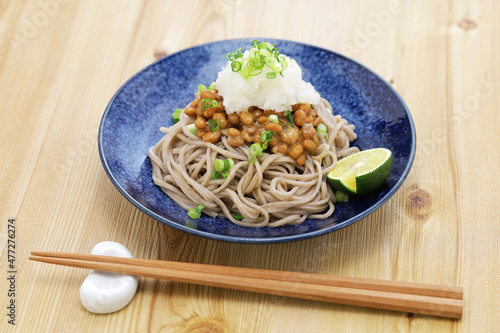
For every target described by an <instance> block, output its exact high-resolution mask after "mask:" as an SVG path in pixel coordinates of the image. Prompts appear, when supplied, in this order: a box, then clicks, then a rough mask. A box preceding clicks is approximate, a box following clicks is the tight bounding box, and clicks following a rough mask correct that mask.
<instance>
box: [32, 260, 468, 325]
mask: <svg viewBox="0 0 500 333" xmlns="http://www.w3.org/2000/svg"><path fill="white" fill-rule="evenodd" d="M30 259H31V260H36V261H41V262H46V263H52V264H58V265H66V266H73V267H80V268H88V269H96V270H101V271H108V272H114V273H122V274H130V275H137V276H144V277H151V278H157V279H166V280H171V281H177V282H187V283H194V284H200V285H205V286H212V287H220V288H228V289H236V290H244V291H251V292H259V293H266V294H272V295H280V296H288V297H296V298H303V299H310V300H317V301H324V302H332V303H338V304H346V305H355V306H365V307H371V308H378V309H385V310H394V311H403V312H414V313H421V314H428V315H435V316H441V317H449V318H461V316H462V309H463V301H462V297H463V290H462V288H460V287H448V286H439V285H428V284H416V283H407V282H392V281H384V280H371V279H360V278H341V277H331V276H327V275H315V274H307V273H294V272H284V271H270V270H263V269H251V268H238V267H227V266H215V265H204V264H191V263H180V262H169V261H160V260H148V259H130V258H120V257H107V256H95V255H85V254H70V253H57V252H52V253H51V252H32V253H31V256H30Z"/></svg>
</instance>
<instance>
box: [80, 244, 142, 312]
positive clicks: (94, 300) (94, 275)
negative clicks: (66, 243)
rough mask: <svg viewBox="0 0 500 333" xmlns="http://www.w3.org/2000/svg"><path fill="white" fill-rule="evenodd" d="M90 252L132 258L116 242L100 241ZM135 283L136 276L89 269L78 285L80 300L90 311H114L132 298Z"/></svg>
mask: <svg viewBox="0 0 500 333" xmlns="http://www.w3.org/2000/svg"><path fill="white" fill-rule="evenodd" d="M91 253H92V254H94V255H102V256H112V257H124V258H133V256H132V254H131V253H130V251H129V250H127V248H126V247H125V246H123V245H121V244H120V243H116V242H101V243H99V244H97V245H96V246H94V248H93V249H92V252H91ZM137 283H138V277H137V276H132V275H125V274H117V273H109V272H102V271H96V270H91V271H90V273H89V276H87V278H86V279H85V281H83V284H82V286H81V287H80V300H81V302H82V304H83V306H84V307H85V309H87V310H88V311H90V312H93V313H111V312H115V311H118V310H121V309H123V308H124V307H125V306H127V304H128V303H130V301H131V300H132V298H134V295H135V292H136V290H137Z"/></svg>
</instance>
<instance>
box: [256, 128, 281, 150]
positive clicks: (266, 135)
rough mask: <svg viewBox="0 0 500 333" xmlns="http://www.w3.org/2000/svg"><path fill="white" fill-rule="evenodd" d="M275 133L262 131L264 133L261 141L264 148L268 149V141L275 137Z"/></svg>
mask: <svg viewBox="0 0 500 333" xmlns="http://www.w3.org/2000/svg"><path fill="white" fill-rule="evenodd" d="M273 135H276V132H275V131H264V132H262V134H261V135H260V142H261V143H262V149H267V143H268V142H269V141H271V140H272V139H273ZM250 148H251V147H250Z"/></svg>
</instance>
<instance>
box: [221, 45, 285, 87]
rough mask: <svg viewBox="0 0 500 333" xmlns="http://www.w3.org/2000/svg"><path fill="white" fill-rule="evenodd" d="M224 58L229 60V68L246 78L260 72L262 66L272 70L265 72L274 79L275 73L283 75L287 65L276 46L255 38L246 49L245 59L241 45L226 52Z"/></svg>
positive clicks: (269, 77)
mask: <svg viewBox="0 0 500 333" xmlns="http://www.w3.org/2000/svg"><path fill="white" fill-rule="evenodd" d="M226 58H227V60H229V61H230V62H231V70H232V71H233V72H239V73H240V75H241V76H242V77H244V78H246V79H248V78H250V77H251V76H256V75H259V74H260V73H262V69H263V68H264V66H267V67H269V68H270V69H271V70H272V72H268V73H266V77H267V78H268V79H274V78H276V74H280V75H281V76H283V71H284V70H285V69H286V68H287V67H288V64H287V63H286V60H285V57H284V56H280V52H279V49H278V48H277V47H275V46H274V45H273V44H271V43H267V42H260V43H259V42H258V41H256V40H254V41H252V48H251V49H250V50H248V57H246V58H245V59H243V54H242V53H241V47H240V48H238V49H237V50H236V51H235V52H230V53H228V54H226ZM240 58H241V59H240Z"/></svg>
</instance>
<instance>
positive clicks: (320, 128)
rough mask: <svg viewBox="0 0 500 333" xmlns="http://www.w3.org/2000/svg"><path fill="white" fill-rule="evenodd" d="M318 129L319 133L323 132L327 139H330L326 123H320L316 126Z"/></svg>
mask: <svg viewBox="0 0 500 333" xmlns="http://www.w3.org/2000/svg"><path fill="white" fill-rule="evenodd" d="M316 131H318V133H319V134H321V135H322V136H323V137H324V138H325V140H326V139H328V132H327V131H328V128H327V127H326V125H325V124H323V123H320V124H318V126H317V127H316Z"/></svg>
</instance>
